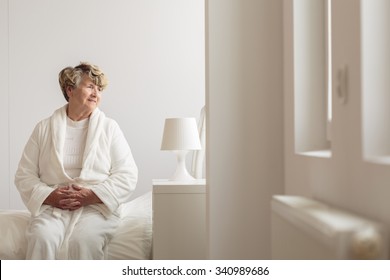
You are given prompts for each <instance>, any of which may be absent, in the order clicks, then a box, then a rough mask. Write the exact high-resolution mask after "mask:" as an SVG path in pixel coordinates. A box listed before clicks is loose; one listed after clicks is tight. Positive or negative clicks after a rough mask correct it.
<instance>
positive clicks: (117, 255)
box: [0, 192, 152, 260]
mask: <svg viewBox="0 0 390 280" xmlns="http://www.w3.org/2000/svg"><path fill="white" fill-rule="evenodd" d="M29 217H30V214H29V212H28V211H27V210H0V259H2V260H23V259H25V256H26V245H27V242H26V239H25V237H24V233H25V230H26V227H27V223H28V220H29ZM151 246H152V193H151V192H147V193H145V194H143V195H141V196H139V197H137V198H135V199H133V200H131V201H130V202H128V203H127V204H126V205H125V207H124V211H123V217H122V220H121V224H120V226H119V227H118V230H117V231H116V233H115V235H114V237H113V238H112V240H111V241H110V243H109V245H108V251H107V252H108V254H107V255H108V256H107V258H108V259H111V260H121V259H122V260H142V259H150V258H151Z"/></svg>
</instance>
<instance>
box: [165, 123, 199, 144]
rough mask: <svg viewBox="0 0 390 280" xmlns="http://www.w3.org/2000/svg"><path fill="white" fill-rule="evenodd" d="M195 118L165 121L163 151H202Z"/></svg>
mask: <svg viewBox="0 0 390 280" xmlns="http://www.w3.org/2000/svg"><path fill="white" fill-rule="evenodd" d="M201 149H202V146H201V144H200V139H199V132H198V126H197V124H196V120H195V118H169V119H166V120H165V125H164V134H163V139H162V143H161V150H201Z"/></svg>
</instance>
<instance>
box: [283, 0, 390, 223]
mask: <svg viewBox="0 0 390 280" xmlns="http://www.w3.org/2000/svg"><path fill="white" fill-rule="evenodd" d="M376 2H378V1H376ZM384 2H387V1H384ZM292 3H293V1H292V0H286V1H285V32H286V33H285V37H284V38H285V41H284V49H285V52H284V57H285V64H284V65H285V87H284V88H285V118H284V120H285V186H286V193H287V194H293V195H305V196H310V197H314V198H316V199H318V200H321V201H325V202H327V203H329V204H333V205H336V206H338V207H341V208H344V209H347V210H350V211H352V212H355V213H357V214H360V215H363V216H366V217H368V218H371V219H375V220H378V221H381V222H384V223H385V224H387V225H388V226H390V215H389V213H390V204H389V197H390V188H389V182H390V172H389V165H388V164H377V163H373V162H370V161H368V160H367V159H365V158H364V157H363V129H362V127H363V113H362V110H363V108H364V106H363V104H362V100H363V98H362V97H363V91H362V83H363V81H364V77H363V76H362V75H363V74H364V72H365V71H363V70H362V69H363V68H362V67H364V64H362V55H363V52H362V49H361V44H362V42H364V44H373V43H374V44H375V42H366V41H364V40H365V38H363V37H362V33H361V31H362V30H361V15H362V14H363V13H362V10H361V8H362V7H361V1H355V0H342V1H341V0H340V1H332V13H333V18H332V19H333V23H332V24H333V28H332V32H333V39H332V42H333V46H332V49H333V58H332V64H333V79H334V81H337V79H336V78H337V74H336V73H337V70H338V69H339V68H340V67H342V66H343V65H347V67H348V99H347V103H345V104H342V103H340V102H339V101H340V100H339V99H338V98H337V94H336V88H337V82H334V83H333V123H332V144H331V149H332V157H331V158H316V157H308V156H302V155H297V154H295V151H294V122H293V120H294V111H293V108H294V100H293V96H294V92H293V88H294V87H293V82H294V81H293V79H292V77H293V56H292V25H291V22H292ZM364 3H366V4H368V3H370V4H371V3H372V1H364ZM387 11H388V10H387ZM374 16H379V14H378V15H374ZM387 27H388V26H386V27H385V28H383V29H382V30H380V29H376V30H370V32H386V33H385V34H387V32H388V30H387ZM387 51H388V48H387ZM382 61H383V60H382ZM384 63H386V64H388V61H386V62H384ZM378 69H380V68H377V69H376V71H377V70H378ZM378 74H380V73H378ZM387 93H388V91H387ZM364 94H365V95H366V96H367V97H368V96H371V94H370V92H365V93H364ZM374 96H375V95H374ZM376 96H378V95H376ZM385 100H387V99H385ZM387 110H388V108H387ZM371 125H376V124H375V123H371ZM387 125H388V122H387ZM372 136H374V137H377V135H372ZM387 156H388V155H387Z"/></svg>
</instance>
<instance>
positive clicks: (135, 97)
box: [0, 0, 205, 208]
mask: <svg viewBox="0 0 390 280" xmlns="http://www.w3.org/2000/svg"><path fill="white" fill-rule="evenodd" d="M7 6H9V7H7ZM8 15H9V18H8ZM0 21H1V22H0V59H1V64H0V74H1V75H0V78H1V85H2V90H1V92H0V96H1V102H0V113H1V116H0V129H1V131H2V135H3V136H2V137H1V138H0V147H1V148H0V149H1V150H0V153H1V154H2V155H3V156H2V157H1V158H0V167H1V176H0V180H1V181H0V183H1V188H0V208H21V207H22V203H21V200H20V199H19V194H18V192H17V190H16V189H15V187H14V184H13V177H14V173H15V170H16V167H17V164H18V161H19V158H20V156H21V152H22V149H23V147H24V144H25V143H26V141H27V139H28V137H29V135H30V133H31V132H32V129H33V127H34V126H35V124H36V123H37V122H38V121H39V120H41V119H42V118H45V117H47V116H49V115H50V114H51V113H52V112H53V111H54V110H55V109H56V108H57V107H59V106H62V105H63V104H65V103H64V102H65V100H64V99H63V97H62V93H61V91H60V88H59V86H58V82H57V75H58V72H59V71H60V70H61V69H62V68H64V67H65V66H69V65H71V66H75V65H77V64H78V63H79V62H80V61H89V62H92V63H94V64H97V65H99V66H100V67H101V68H102V69H103V70H104V71H105V73H106V74H107V76H108V78H109V81H110V84H109V86H108V88H107V89H106V91H105V92H104V93H103V100H102V106H101V107H102V109H103V111H105V113H106V115H108V116H109V117H112V118H114V119H115V120H116V121H117V122H118V123H119V125H120V126H121V128H122V130H123V131H124V134H125V136H126V138H127V140H128V142H129V144H130V146H131V148H132V151H133V154H134V157H135V160H136V163H137V165H138V168H139V184H138V188H137V190H136V193H135V196H137V195H139V194H141V193H143V192H146V191H147V190H149V189H150V188H151V180H152V179H153V178H168V177H169V176H170V175H171V174H172V173H173V171H174V168H175V164H176V163H175V160H176V159H175V157H174V155H173V154H171V153H169V152H162V151H160V150H159V149H160V144H161V136H162V129H163V125H164V119H165V118H166V117H174V116H191V117H198V116H199V113H200V110H201V108H202V107H203V105H204V103H205V90H204V87H205V81H204V80H205V78H204V75H205V73H204V68H205V62H204V61H205V59H204V56H205V52H204V2H203V1H198V0H187V1H182V0H164V1H159V0H132V1H128V0H115V1H104V0H86V1H76V0H70V1H69V0H67V1H61V0H56V1H49V0H35V1H28V0H12V1H7V0H0ZM3 61H4V63H3ZM4 132H5V133H4Z"/></svg>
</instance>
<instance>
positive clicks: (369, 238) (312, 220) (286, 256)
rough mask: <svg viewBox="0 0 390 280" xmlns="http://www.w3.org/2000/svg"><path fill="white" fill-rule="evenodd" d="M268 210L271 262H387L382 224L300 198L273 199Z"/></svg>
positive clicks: (385, 241) (385, 236) (278, 196)
mask: <svg viewBox="0 0 390 280" xmlns="http://www.w3.org/2000/svg"><path fill="white" fill-rule="evenodd" d="M271 207H272V211H271V242H272V243H271V246H272V247H271V252H272V259H276V260H292V259H296V260H321V259H322V260H335V259H388V251H389V250H388V240H387V237H388V233H387V228H386V226H385V225H383V224H380V223H378V222H375V221H372V220H369V219H365V218H363V217H360V216H358V215H355V214H352V213H349V212H347V211H343V210H340V209H337V208H334V207H331V206H329V205H326V204H324V203H321V202H319V201H316V200H313V199H309V198H305V197H301V196H287V195H276V196H273V198H272V202H271Z"/></svg>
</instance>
